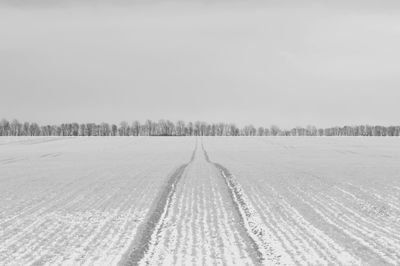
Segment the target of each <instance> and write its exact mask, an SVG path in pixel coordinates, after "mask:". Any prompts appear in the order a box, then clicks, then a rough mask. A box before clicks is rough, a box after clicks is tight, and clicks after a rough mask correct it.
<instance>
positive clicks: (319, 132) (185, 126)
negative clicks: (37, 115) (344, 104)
mask: <svg viewBox="0 0 400 266" xmlns="http://www.w3.org/2000/svg"><path fill="white" fill-rule="evenodd" d="M399 135H400V126H386V127H385V126H371V125H358V126H343V127H330V128H317V127H315V126H307V127H295V128H293V129H290V130H287V129H280V128H279V127H278V126H271V127H255V126H253V125H247V126H244V127H237V126H236V125H235V124H233V123H206V122H201V121H197V122H188V123H186V122H184V121H181V120H180V121H177V122H176V123H174V122H171V121H169V120H163V119H162V120H159V121H152V120H146V121H145V122H144V123H141V122H139V121H134V122H132V123H128V122H126V121H122V122H121V123H119V124H118V125H116V124H109V123H100V124H96V123H81V124H79V123H63V124H59V125H39V124H38V123H29V122H23V123H22V122H20V121H18V120H17V119H14V120H12V121H8V120H7V119H2V120H1V121H0V136H399Z"/></svg>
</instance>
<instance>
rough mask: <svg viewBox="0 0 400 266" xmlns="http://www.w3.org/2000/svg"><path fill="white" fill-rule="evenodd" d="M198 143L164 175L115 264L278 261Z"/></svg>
mask: <svg viewBox="0 0 400 266" xmlns="http://www.w3.org/2000/svg"><path fill="white" fill-rule="evenodd" d="M201 146H202V149H201V150H199V149H197V143H196V148H195V150H194V151H193V155H192V158H191V160H190V162H189V163H187V164H184V165H182V166H180V167H179V168H178V169H177V170H176V171H175V172H174V173H173V174H172V175H171V176H170V177H169V179H168V181H167V184H166V185H165V186H164V188H163V189H162V190H161V191H160V193H159V196H158V197H157V200H156V202H155V203H154V207H153V210H152V211H151V213H149V214H148V218H147V221H146V222H145V223H144V224H143V225H142V226H141V228H139V230H138V233H137V234H136V236H135V240H134V241H133V244H132V247H131V249H130V251H129V252H128V253H127V254H126V255H125V258H124V259H123V260H122V261H121V262H120V265H154V264H157V265H159V264H179V265H183V264H184V265H185V264H203V265H204V264H210V263H212V264H215V263H222V264H246V265H262V264H265V262H266V261H267V260H268V261H270V262H273V263H274V264H275V265H278V264H280V261H279V256H275V255H274V254H272V252H271V249H269V250H268V251H267V250H266V246H265V242H264V243H263V242H260V241H259V237H258V236H257V235H256V234H259V233H260V232H257V231H256V229H255V228H254V226H253V224H254V218H253V217H252V216H250V215H248V214H249V213H248V210H249V209H250V207H249V206H247V205H246V202H245V201H244V200H243V197H244V195H243V193H241V194H240V195H239V185H238V184H235V185H234V183H233V182H232V177H231V176H229V177H227V176H226V175H225V174H226V173H227V172H228V171H227V169H225V168H223V167H222V166H221V165H218V164H215V163H213V162H211V161H210V160H209V158H208V155H207V152H206V151H205V150H204V147H203V145H201ZM249 218H251V219H253V220H249ZM262 245H264V246H262Z"/></svg>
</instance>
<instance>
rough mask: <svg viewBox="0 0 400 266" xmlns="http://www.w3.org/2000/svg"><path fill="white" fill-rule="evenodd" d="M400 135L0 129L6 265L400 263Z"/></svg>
mask: <svg viewBox="0 0 400 266" xmlns="http://www.w3.org/2000/svg"><path fill="white" fill-rule="evenodd" d="M399 162H400V140H399V138H384V137H382V138H373V137H370V138H363V137H344V138H336V137H286V138H280V137H197V138H196V137H76V138H68V137H33V138H29V137H3V138H0V264H1V265H400V166H399V165H400V164H399Z"/></svg>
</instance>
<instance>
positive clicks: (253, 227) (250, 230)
mask: <svg viewBox="0 0 400 266" xmlns="http://www.w3.org/2000/svg"><path fill="white" fill-rule="evenodd" d="M201 146H202V149H203V152H204V156H205V159H206V161H207V162H208V163H210V164H212V165H214V167H215V168H217V170H218V171H219V172H220V175H221V177H223V179H224V181H225V184H226V186H227V189H228V191H229V193H230V196H231V200H232V205H233V206H234V208H235V211H236V213H237V214H238V216H239V217H240V223H241V224H240V225H239V228H242V230H243V231H244V232H243V234H244V235H246V236H247V237H245V239H246V240H247V244H248V246H249V247H250V248H251V249H252V251H253V254H252V255H253V258H252V259H253V262H254V263H255V264H258V265H265V264H268V265H270V264H273V265H287V264H289V265H290V264H293V261H292V260H291V259H290V258H289V257H288V256H286V255H287V254H285V253H284V252H279V250H274V249H273V247H272V245H271V244H270V241H271V239H273V238H272V237H271V235H270V234H269V232H268V230H267V229H266V228H265V226H263V224H262V221H261V219H260V217H259V214H258V213H257V212H256V211H255V209H254V208H253V207H252V206H251V204H250V203H249V200H248V199H247V197H246V195H245V194H244V192H243V190H242V188H241V186H240V185H239V183H238V182H237V181H236V179H235V178H234V176H233V175H232V174H231V173H230V172H229V170H228V169H227V168H225V167H224V166H222V165H220V164H218V163H214V162H212V161H211V160H210V158H209V156H208V154H207V151H206V150H205V148H204V145H203V142H202V143H201Z"/></svg>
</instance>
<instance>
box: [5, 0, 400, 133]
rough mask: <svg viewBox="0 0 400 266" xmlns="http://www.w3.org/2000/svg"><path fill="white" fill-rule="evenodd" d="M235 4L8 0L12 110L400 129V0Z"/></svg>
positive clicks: (8, 111) (11, 114) (62, 116)
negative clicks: (15, 0)
mask: <svg viewBox="0 0 400 266" xmlns="http://www.w3.org/2000/svg"><path fill="white" fill-rule="evenodd" d="M228 2H229V1H225V2H223V1H220V3H219V4H209V3H208V4H207V1H203V2H197V3H196V4H190V5H188V4H184V3H179V2H168V3H164V4H157V3H154V4H149V5H145V4H137V3H136V4H131V5H106V4H105V5H100V6H97V7H93V6H87V5H78V4H71V5H70V6H48V5H46V4H43V5H40V6H39V5H35V4H31V5H29V6H25V5H21V6H19V7H15V6H10V5H7V4H4V3H5V2H1V0H0V3H2V4H1V5H0V117H5V118H8V119H12V118H18V119H20V120H28V121H38V122H40V123H59V122H65V121H77V122H88V121H95V122H101V121H107V122H119V121H121V120H128V121H132V120H134V119H138V120H142V121H144V120H145V119H147V118H150V119H157V120H158V119H161V118H164V119H171V120H173V121H176V120H178V119H183V120H186V121H188V120H204V121H211V122H212V121H215V122H217V121H227V122H235V123H237V124H238V125H243V124H246V123H254V124H255V125H265V126H269V125H271V124H277V125H279V126H281V127H293V126H297V125H308V124H315V125H317V126H322V127H325V126H332V125H344V124H363V123H369V124H383V125H389V124H400V119H399V112H398V111H399V109H400V108H399V100H400V75H399V74H400V48H399V47H400V9H399V7H398V5H396V4H394V3H395V2H394V1H380V2H376V3H375V4H374V3H371V2H368V4H367V2H366V1H358V2H356V1H354V0H353V1H343V3H341V4H335V5H328V4H326V2H321V1H319V3H320V4H318V5H317V4H315V3H314V4H313V2H311V1H309V2H305V1H304V2H302V4H301V5H300V4H293V3H296V2H293V3H290V2H285V4H277V3H278V2H279V1H269V2H267V3H264V4H260V3H256V2H246V3H240V2H238V1H236V3H232V2H231V3H230V4H229V3H228ZM233 2H234V1H233ZM317 2H318V1H317ZM324 3H325V4H324Z"/></svg>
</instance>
